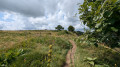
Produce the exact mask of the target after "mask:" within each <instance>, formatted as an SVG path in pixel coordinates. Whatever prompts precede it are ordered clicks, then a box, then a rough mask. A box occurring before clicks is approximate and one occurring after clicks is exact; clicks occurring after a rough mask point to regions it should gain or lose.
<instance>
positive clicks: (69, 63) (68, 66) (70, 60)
mask: <svg viewBox="0 0 120 67" xmlns="http://www.w3.org/2000/svg"><path fill="white" fill-rule="evenodd" d="M69 41H70V43H71V44H72V46H73V47H72V49H70V50H69V51H68V53H67V56H66V63H65V65H64V66H63V67H75V66H74V53H75V51H76V48H77V46H76V44H75V42H74V41H73V40H69Z"/></svg>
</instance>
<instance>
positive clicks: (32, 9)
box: [0, 0, 85, 31]
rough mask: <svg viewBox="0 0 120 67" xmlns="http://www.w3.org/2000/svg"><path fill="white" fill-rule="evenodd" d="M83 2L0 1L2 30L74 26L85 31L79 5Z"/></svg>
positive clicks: (49, 0)
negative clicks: (80, 17)
mask: <svg viewBox="0 0 120 67" xmlns="http://www.w3.org/2000/svg"><path fill="white" fill-rule="evenodd" d="M78 3H80V4H82V3H83V0H0V30H45V29H47V30H55V27H56V26H57V25H62V26H63V27H64V28H65V30H67V28H68V26H70V25H72V26H74V27H75V30H76V31H83V30H84V27H85V26H84V25H83V24H82V23H81V21H80V19H79V14H77V15H76V16H75V14H76V13H78V8H79V5H77V4H78Z"/></svg>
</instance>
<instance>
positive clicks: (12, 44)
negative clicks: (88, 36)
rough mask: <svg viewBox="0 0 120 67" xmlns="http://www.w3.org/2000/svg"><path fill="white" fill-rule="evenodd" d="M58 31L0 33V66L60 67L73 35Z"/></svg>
mask: <svg viewBox="0 0 120 67" xmlns="http://www.w3.org/2000/svg"><path fill="white" fill-rule="evenodd" d="M65 33H66V32H64V31H60V32H56V31H47V30H46V31H0V66H3V67H47V66H49V67H61V66H62V65H63V64H64V63H65V58H66V54H67V52H68V50H69V49H70V48H71V47H72V46H71V44H70V43H69V41H68V39H72V37H70V36H71V35H72V36H73V37H74V36H76V35H75V34H73V33H70V32H67V34H65Z"/></svg>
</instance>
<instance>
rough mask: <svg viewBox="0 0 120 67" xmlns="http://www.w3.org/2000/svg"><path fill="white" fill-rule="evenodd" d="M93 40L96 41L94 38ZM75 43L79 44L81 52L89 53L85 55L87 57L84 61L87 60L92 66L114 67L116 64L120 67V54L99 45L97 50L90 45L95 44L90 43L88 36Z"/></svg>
mask: <svg viewBox="0 0 120 67" xmlns="http://www.w3.org/2000/svg"><path fill="white" fill-rule="evenodd" d="M91 40H92V41H95V40H94V38H93V39H91ZM75 41H76V42H77V44H78V46H79V49H80V50H81V52H82V51H83V53H85V51H87V53H85V54H89V55H84V57H86V58H85V59H84V60H87V62H88V63H89V64H90V65H93V64H94V65H95V66H98V67H100V66H101V67H113V66H115V64H116V65H117V67H120V57H119V56H120V53H119V52H117V51H114V49H110V48H105V47H104V46H101V45H98V47H97V48H96V47H95V46H94V45H90V44H94V42H92V41H88V40H87V35H82V36H80V37H79V38H77V39H75ZM80 55H81V53H80ZM88 56H89V57H88ZM96 57H97V58H96ZM116 59H117V61H116ZM108 65H109V66H108Z"/></svg>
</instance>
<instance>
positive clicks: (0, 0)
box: [0, 0, 57, 17]
mask: <svg viewBox="0 0 120 67" xmlns="http://www.w3.org/2000/svg"><path fill="white" fill-rule="evenodd" d="M0 10H1V11H6V10H7V11H14V12H17V13H21V14H23V15H25V16H31V17H38V16H44V15H45V13H48V12H49V13H51V14H53V13H54V11H56V10H57V0H54V1H49V0H29V1H28V0H19V1H18V0H0Z"/></svg>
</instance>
